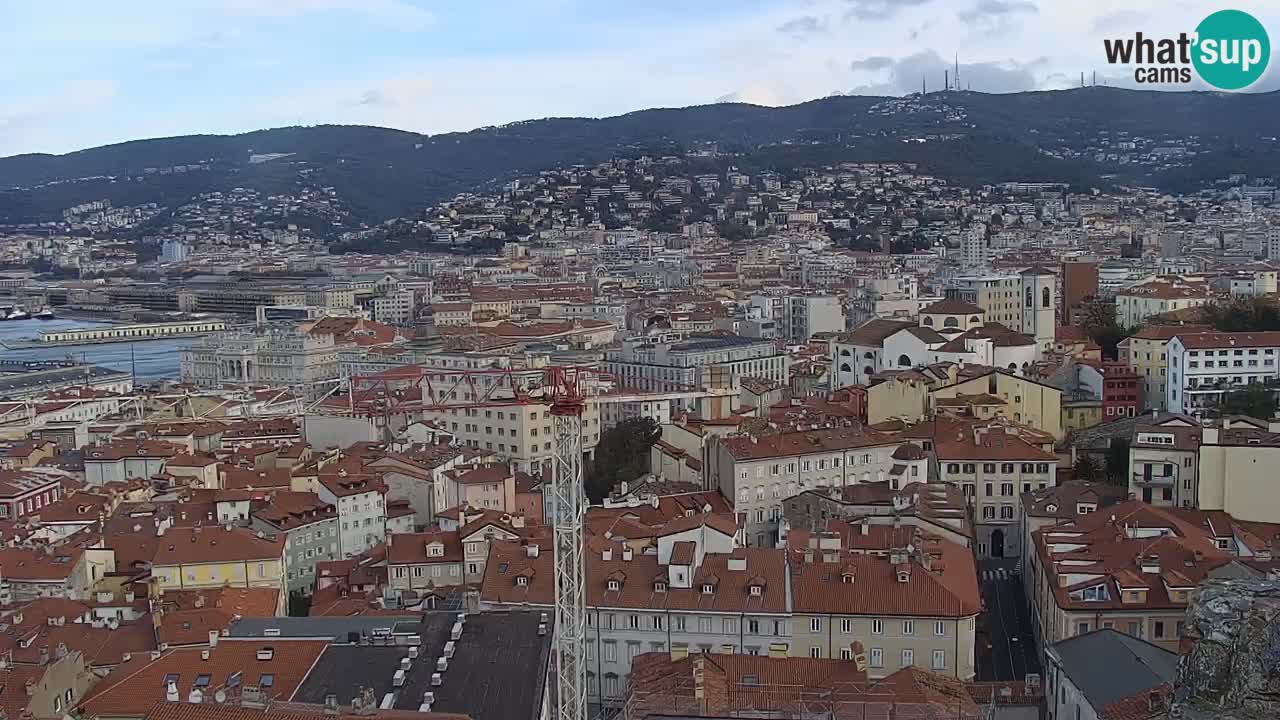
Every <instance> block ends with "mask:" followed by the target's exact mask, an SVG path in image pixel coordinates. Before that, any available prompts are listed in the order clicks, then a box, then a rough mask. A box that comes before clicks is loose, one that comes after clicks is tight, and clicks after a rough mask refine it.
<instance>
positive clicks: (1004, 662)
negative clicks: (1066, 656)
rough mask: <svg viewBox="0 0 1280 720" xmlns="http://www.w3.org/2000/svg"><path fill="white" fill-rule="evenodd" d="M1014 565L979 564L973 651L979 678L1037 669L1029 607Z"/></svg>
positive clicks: (1012, 677) (998, 562)
mask: <svg viewBox="0 0 1280 720" xmlns="http://www.w3.org/2000/svg"><path fill="white" fill-rule="evenodd" d="M1016 568H1017V560H1016V559H1009V560H980V561H979V563H978V576H979V577H978V580H979V583H980V587H981V589H982V602H983V613H982V615H981V616H980V617H979V619H978V637H977V651H976V654H977V662H978V679H979V680H1022V679H1024V678H1025V677H1026V675H1027V673H1038V672H1040V655H1039V653H1038V652H1037V649H1036V646H1035V632H1034V630H1033V625H1032V622H1031V609H1030V607H1029V606H1028V605H1027V599H1026V597H1025V596H1024V595H1023V592H1022V580H1021V578H1020V577H1019V576H1018V575H1017V574H1016Z"/></svg>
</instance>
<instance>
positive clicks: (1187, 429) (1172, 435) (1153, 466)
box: [1129, 415, 1203, 507]
mask: <svg viewBox="0 0 1280 720" xmlns="http://www.w3.org/2000/svg"><path fill="white" fill-rule="evenodd" d="M1202 432H1203V430H1202V428H1201V426H1200V424H1199V423H1197V422H1195V421H1194V420H1192V419H1191V418H1189V417H1185V416H1181V415H1168V416H1164V417H1157V418H1152V419H1151V421H1150V422H1145V423H1139V424H1138V425H1137V426H1136V427H1135V428H1134V435H1133V442H1132V443H1130V444H1129V492H1130V494H1132V496H1133V497H1135V498H1137V499H1139V500H1142V501H1143V502H1145V503H1150V504H1152V505H1159V506H1163V507H1196V501H1197V499H1198V497H1199V482H1198V478H1197V475H1198V473H1199V467H1200V442H1201V433H1202Z"/></svg>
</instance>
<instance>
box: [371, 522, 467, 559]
mask: <svg viewBox="0 0 1280 720" xmlns="http://www.w3.org/2000/svg"><path fill="white" fill-rule="evenodd" d="M388 540H389V542H388V544H387V564H388V565H424V564H430V563H458V562H462V540H461V539H460V538H459V536H458V533H457V531H456V530H455V531H453V532H448V531H444V530H438V531H436V532H426V533H401V534H398V535H391V536H389V538H388ZM433 547H435V548H439V552H440V554H439V555H432V554H431V553H430V552H429V548H433Z"/></svg>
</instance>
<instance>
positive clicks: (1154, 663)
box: [1049, 629, 1178, 712]
mask: <svg viewBox="0 0 1280 720" xmlns="http://www.w3.org/2000/svg"><path fill="white" fill-rule="evenodd" d="M1049 652H1050V655H1051V656H1056V661H1057V664H1058V665H1059V666H1060V667H1061V668H1062V671H1063V672H1064V673H1065V674H1066V676H1067V677H1068V678H1070V679H1071V682H1072V684H1074V685H1075V686H1076V687H1077V688H1078V689H1079V690H1080V692H1081V693H1082V694H1084V696H1085V698H1086V699H1087V700H1088V701H1089V704H1090V705H1092V706H1093V709H1094V710H1096V711H1098V712H1101V711H1102V709H1103V708H1105V707H1106V706H1107V705H1110V704H1111V703H1113V702H1116V701H1117V700H1123V699H1124V698H1127V697H1132V696H1133V695H1136V694H1138V693H1141V692H1144V691H1147V690H1150V689H1152V688H1156V687H1159V686H1161V685H1164V684H1165V683H1171V682H1173V679H1174V675H1175V674H1176V673H1177V671H1178V656H1177V655H1176V654H1174V653H1171V652H1169V651H1168V650H1165V649H1163V648H1159V647H1156V646H1155V645H1152V644H1151V643H1149V642H1147V641H1145V640H1139V639H1138V638H1135V637H1133V636H1130V635H1126V634H1124V633H1122V632H1119V631H1116V630H1109V629H1104V630H1095V631H1094V632H1090V633H1085V634H1084V635H1077V636H1076V637H1073V638H1068V639H1066V640H1063V641H1061V642H1058V643H1056V644H1055V645H1054V646H1053V647H1052V648H1051V649H1050V651H1049Z"/></svg>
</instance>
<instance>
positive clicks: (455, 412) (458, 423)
mask: <svg viewBox="0 0 1280 720" xmlns="http://www.w3.org/2000/svg"><path fill="white" fill-rule="evenodd" d="M600 405H601V403H600V399H599V398H597V397H593V396H589V397H587V398H586V405H585V406H584V408H583V411H582V449H583V451H584V452H587V453H590V452H592V451H594V449H595V446H596V443H598V442H599V441H600V433H601V432H603V431H604V427H603V426H602V423H601V421H600ZM422 419H423V420H427V421H431V422H433V423H435V424H436V426H438V427H440V428H443V429H445V430H448V431H449V433H450V434H451V435H452V436H453V438H454V443H455V444H457V445H461V446H463V447H471V448H476V449H483V450H488V451H492V452H493V453H495V454H496V456H497V459H498V460H499V461H501V462H504V463H509V464H510V465H511V467H512V469H513V470H515V471H519V472H527V473H529V474H532V475H537V474H538V473H540V472H542V469H543V468H546V467H551V465H552V464H553V463H554V462H555V458H556V447H555V443H556V438H555V425H554V423H553V422H552V420H551V404H550V403H549V402H539V401H532V400H531V401H528V402H525V403H519V404H517V403H514V402H513V403H511V404H509V405H500V404H498V403H497V402H495V403H494V405H493V406H492V407H468V408H458V409H447V410H446V409H439V410H429V411H424V412H423V413H422ZM442 499H445V498H442ZM437 507H441V506H439V505H438V506H437ZM443 507H449V506H448V505H445V506H443Z"/></svg>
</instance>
